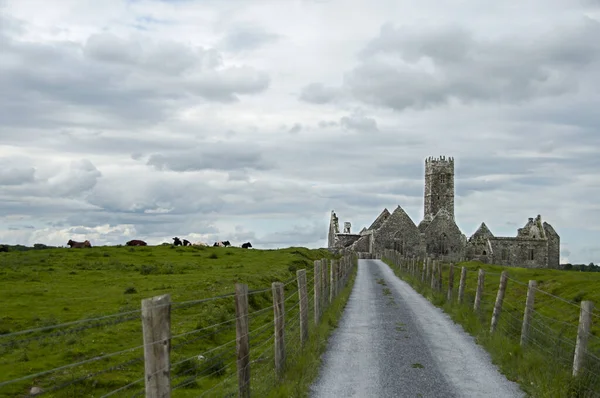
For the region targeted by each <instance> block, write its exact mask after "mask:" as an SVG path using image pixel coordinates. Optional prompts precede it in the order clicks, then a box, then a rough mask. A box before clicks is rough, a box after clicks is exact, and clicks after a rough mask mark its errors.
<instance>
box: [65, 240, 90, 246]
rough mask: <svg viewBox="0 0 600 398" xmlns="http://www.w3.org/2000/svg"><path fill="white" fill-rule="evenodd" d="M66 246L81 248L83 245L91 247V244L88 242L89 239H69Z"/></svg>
mask: <svg viewBox="0 0 600 398" xmlns="http://www.w3.org/2000/svg"><path fill="white" fill-rule="evenodd" d="M67 246H70V247H71V248H73V247H75V248H83V247H92V244H91V243H90V241H89V240H85V241H83V242H76V241H74V240H71V239H69V241H68V242H67Z"/></svg>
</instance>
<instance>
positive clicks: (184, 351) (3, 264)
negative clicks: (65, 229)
mask: <svg viewBox="0 0 600 398" xmlns="http://www.w3.org/2000/svg"><path fill="white" fill-rule="evenodd" d="M320 258H330V253H329V252H328V251H327V250H308V249H305V248H288V249H282V250H252V249H251V250H245V249H240V248H219V247H217V248H213V247H206V248H204V247H172V246H156V247H94V248H90V249H65V248H55V249H45V250H31V251H18V252H8V253H0V302H2V311H0V375H1V376H0V396H7V397H8V396H10V397H14V396H17V395H22V394H26V393H27V392H28V391H29V388H31V386H40V387H42V388H44V389H45V390H48V389H52V388H53V387H60V388H58V389H57V391H56V393H50V394H46V395H44V396H60V397H64V396H69V397H70V396H72V397H76V396H77V397H79V396H101V395H102V394H103V393H106V392H109V391H112V390H114V389H116V388H119V387H124V386H126V385H127V384H128V383H131V382H133V381H135V380H136V379H139V378H140V377H143V361H140V357H143V349H142V348H140V345H141V344H142V330H141V322H140V314H139V310H140V302H141V300H142V299H144V298H150V297H153V296H157V295H161V294H166V293H169V294H170V295H171V300H172V302H174V303H176V304H174V305H173V308H172V313H171V317H172V318H171V331H172V335H173V336H177V337H174V338H173V342H172V347H173V349H172V357H171V359H172V362H173V363H176V362H178V361H183V360H184V359H186V358H190V357H193V356H194V355H197V354H198V353H202V352H205V351H206V350H209V349H212V348H214V347H219V346H221V345H223V344H226V343H228V342H231V340H232V339H234V338H235V322H230V321H231V320H232V319H233V318H235V310H234V306H233V301H234V299H233V297H231V296H226V297H223V298H222V299H219V300H210V301H206V302H205V301H202V300H201V299H203V298H209V297H216V296H220V295H227V294H228V293H232V292H233V291H234V284H235V283H238V282H239V283H246V284H248V287H249V289H250V290H251V291H252V290H257V289H263V290H264V289H270V286H271V282H274V281H282V282H283V281H289V280H291V278H295V276H296V274H295V272H296V270H297V269H301V268H306V269H307V272H308V273H309V281H310V280H311V276H310V271H312V269H313V260H316V259H320ZM295 291H296V285H295V283H290V284H289V285H288V286H286V296H287V292H292V293H293V292H295ZM249 301H250V312H251V313H252V312H253V311H257V314H258V315H256V316H255V317H251V325H250V330H253V329H256V328H257V327H260V326H261V325H264V326H266V327H263V328H262V329H264V330H268V331H269V332H270V333H271V334H272V328H269V327H268V323H269V322H270V321H272V318H273V314H272V312H271V311H269V310H266V311H262V312H261V311H260V310H261V309H268V307H269V306H270V305H271V304H272V301H271V294H270V291H269V290H268V291H265V292H260V293H256V294H252V295H251V296H250V297H249ZM295 302H297V295H296V297H295V301H294V298H293V297H290V301H289V303H286V306H287V305H290V308H292V307H293V306H294V303H295ZM177 303H184V304H177ZM111 314H121V315H119V316H109V317H105V316H108V315H111ZM103 317H105V318H103ZM93 318H100V319H96V320H94V321H85V322H77V321H79V320H83V319H93ZM69 322H76V323H73V324H70V325H69V324H67V325H64V324H65V323H69ZM214 324H222V325H221V326H220V327H218V328H211V325H214ZM57 325H63V326H60V327H56V326H57ZM36 328H37V329H39V330H37V331H34V332H32V333H24V334H16V335H15V334H14V333H15V332H19V331H23V330H26V329H36ZM191 331H192V332H193V331H197V332H194V333H190V332H191ZM200 331H201V333H200ZM186 333H187V334H186ZM259 340H260V339H259V336H256V340H255V341H257V342H258V341H259ZM251 344H252V343H251ZM120 351H123V352H122V353H120V354H116V355H114V356H112V357H110V358H106V359H102V360H100V361H91V362H89V363H85V364H82V365H80V366H76V367H70V368H65V369H63V370H59V371H56V372H52V373H49V374H43V375H40V376H39V377H35V378H29V379H26V380H23V381H21V382H17V383H12V384H9V385H5V386H2V385H1V384H2V382H4V381H7V380H12V379H17V378H20V377H23V376H27V375H30V374H34V373H38V372H44V371H46V370H49V369H53V368H56V367H60V366H63V365H67V364H72V363H77V362H82V361H87V360H89V359H90V358H94V357H97V356H102V355H105V354H108V353H116V352H120ZM217 354H218V355H220V357H219V358H217V359H215V361H209V360H208V359H210V358H212V357H216V356H217ZM234 355H235V343H234V344H233V347H232V346H231V344H229V345H227V346H225V347H224V348H223V349H222V350H221V351H217V350H215V351H214V352H213V353H211V354H210V355H209V356H210V358H206V359H205V360H204V362H202V363H199V362H198V361H195V360H194V361H184V362H182V363H180V364H179V365H178V366H174V368H173V369H172V371H173V383H174V384H175V383H176V382H178V379H177V377H178V375H181V377H183V378H185V377H189V376H190V375H194V374H204V375H210V374H211V372H212V373H213V374H212V375H211V376H210V377H203V378H201V379H202V380H201V381H193V380H192V382H190V383H189V384H187V385H186V386H185V388H182V389H181V390H180V391H178V394H177V396H182V397H187V396H197V395H198V393H199V392H200V391H202V390H204V389H205V388H207V386H210V385H213V384H215V383H216V382H217V380H218V377H220V376H223V375H224V374H226V373H231V371H232V370H233V372H235V368H233V369H232V368H231V367H227V368H226V369H225V370H223V369H221V370H219V369H220V368H219V367H218V366H217V365H218V364H226V363H227V361H228V360H230V359H232V358H235V357H234ZM98 372H101V373H99V374H97V375H94V374H95V373H98ZM90 374H92V375H93V377H88V376H89V375H90ZM181 380H184V381H185V379H181ZM181 380H179V381H181ZM143 386H144V383H143V380H142V381H141V382H140V383H138V384H135V385H132V386H130V387H128V388H127V389H126V390H124V391H123V392H122V395H120V394H121V393H119V394H116V395H114V396H131V394H133V393H134V392H136V391H141V390H142V389H143ZM92 391H93V393H94V394H93V395H91V392H92Z"/></svg>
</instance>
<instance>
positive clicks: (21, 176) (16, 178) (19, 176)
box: [0, 167, 35, 185]
mask: <svg viewBox="0 0 600 398" xmlns="http://www.w3.org/2000/svg"><path fill="white" fill-rule="evenodd" d="M34 179H35V169H34V168H33V167H29V168H9V169H2V170H0V185H21V184H26V183H28V182H33V181H34Z"/></svg>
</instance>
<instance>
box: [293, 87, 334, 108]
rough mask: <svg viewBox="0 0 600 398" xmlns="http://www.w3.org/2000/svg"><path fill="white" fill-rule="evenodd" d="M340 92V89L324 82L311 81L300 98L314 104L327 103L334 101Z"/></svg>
mask: <svg viewBox="0 0 600 398" xmlns="http://www.w3.org/2000/svg"><path fill="white" fill-rule="evenodd" d="M339 94H340V91H339V89H337V88H335V87H329V86H325V85H323V84H322V83H311V84H309V85H307V86H305V87H304V88H303V89H302V92H301V93H300V97H299V99H300V100H302V101H304V102H309V103H312V104H326V103H328V102H332V101H333V100H334V99H336V98H337V97H338V96H339Z"/></svg>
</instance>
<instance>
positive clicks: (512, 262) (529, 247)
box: [489, 237, 548, 268]
mask: <svg viewBox="0 0 600 398" xmlns="http://www.w3.org/2000/svg"><path fill="white" fill-rule="evenodd" d="M489 241H490V243H491V245H492V249H493V253H492V256H491V257H490V259H489V262H492V263H494V264H498V265H505V266H512V267H524V268H547V263H548V241H547V240H546V239H533V238H529V239H528V238H504V237H497V238H491V239H490V240H489ZM532 256H533V259H532V258H531V257H532Z"/></svg>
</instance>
